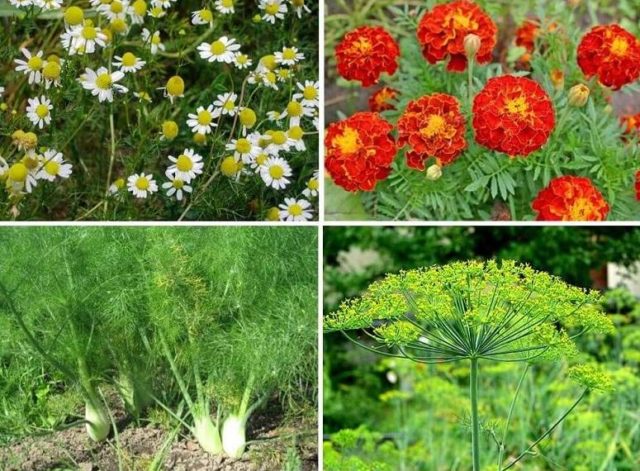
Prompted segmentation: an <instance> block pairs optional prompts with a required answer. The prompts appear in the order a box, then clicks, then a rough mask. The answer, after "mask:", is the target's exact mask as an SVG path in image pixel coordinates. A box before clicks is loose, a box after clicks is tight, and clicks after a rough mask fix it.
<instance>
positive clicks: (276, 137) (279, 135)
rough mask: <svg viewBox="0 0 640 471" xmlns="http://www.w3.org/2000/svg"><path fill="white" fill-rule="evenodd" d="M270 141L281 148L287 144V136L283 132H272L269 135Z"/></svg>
mask: <svg viewBox="0 0 640 471" xmlns="http://www.w3.org/2000/svg"><path fill="white" fill-rule="evenodd" d="M271 140H272V141H273V143H274V144H276V145H278V146H281V145H282V144H284V143H285V142H287V135H286V133H284V132H283V131H274V132H273V133H272V134H271Z"/></svg>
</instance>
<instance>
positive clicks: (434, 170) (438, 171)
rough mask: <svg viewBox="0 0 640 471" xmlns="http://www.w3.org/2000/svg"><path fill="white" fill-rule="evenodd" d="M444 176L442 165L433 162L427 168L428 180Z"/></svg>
mask: <svg viewBox="0 0 640 471" xmlns="http://www.w3.org/2000/svg"><path fill="white" fill-rule="evenodd" d="M441 176H442V167H440V165H438V164H433V165H431V166H430V167H429V168H428V169H427V180H432V181H436V180H438V179H439V178H440V177H441Z"/></svg>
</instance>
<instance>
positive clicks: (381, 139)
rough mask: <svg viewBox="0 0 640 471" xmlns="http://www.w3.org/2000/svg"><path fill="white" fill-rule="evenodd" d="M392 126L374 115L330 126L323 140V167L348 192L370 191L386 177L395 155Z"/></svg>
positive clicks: (367, 113)
mask: <svg viewBox="0 0 640 471" xmlns="http://www.w3.org/2000/svg"><path fill="white" fill-rule="evenodd" d="M392 129H393V126H392V125H391V124H390V123H388V122H387V121H385V120H384V119H382V118H381V117H380V115H378V113H370V112H368V111H365V112H361V113H356V114H354V115H353V116H350V117H349V118H347V119H345V120H343V121H339V122H337V123H332V124H330V125H329V129H327V135H326V137H325V139H324V145H325V149H326V151H325V153H326V155H325V167H326V169H327V171H328V172H329V174H330V175H331V177H332V178H333V181H334V182H335V183H336V184H337V185H340V186H341V187H342V188H344V189H345V190H348V191H357V190H364V191H371V190H373V189H374V188H375V186H376V183H377V182H378V180H384V179H385V178H387V177H388V176H389V172H390V171H391V163H392V162H393V159H394V157H395V155H396V143H395V141H394V139H393V136H391V134H390V133H391V130H392Z"/></svg>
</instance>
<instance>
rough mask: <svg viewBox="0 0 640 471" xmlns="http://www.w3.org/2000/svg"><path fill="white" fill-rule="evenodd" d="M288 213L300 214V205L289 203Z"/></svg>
mask: <svg viewBox="0 0 640 471" xmlns="http://www.w3.org/2000/svg"><path fill="white" fill-rule="evenodd" d="M289 214H291V215H292V216H301V215H302V206H300V205H299V204H298V203H293V204H290V205H289Z"/></svg>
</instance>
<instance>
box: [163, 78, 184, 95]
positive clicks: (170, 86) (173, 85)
mask: <svg viewBox="0 0 640 471" xmlns="http://www.w3.org/2000/svg"><path fill="white" fill-rule="evenodd" d="M167 93H168V94H169V95H171V96H182V94H183V93H184V80H182V77H179V76H178V75H174V76H173V77H171V78H170V79H169V80H168V81H167Z"/></svg>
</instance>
